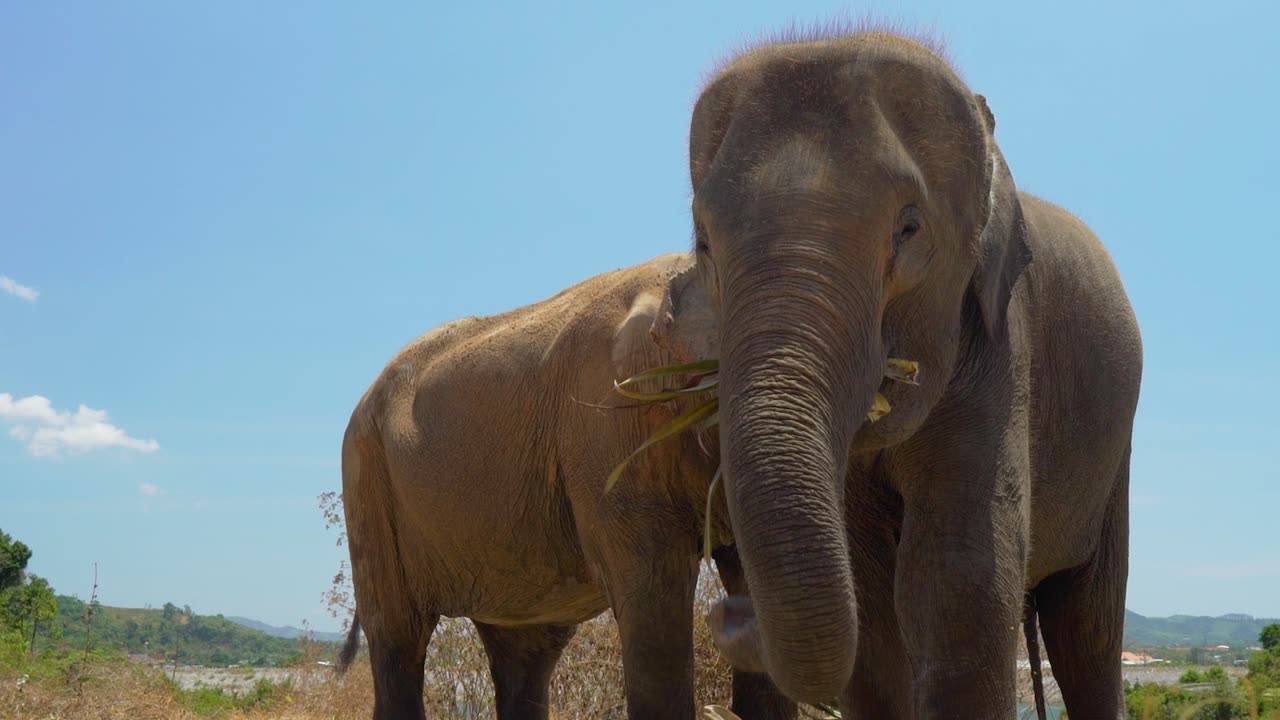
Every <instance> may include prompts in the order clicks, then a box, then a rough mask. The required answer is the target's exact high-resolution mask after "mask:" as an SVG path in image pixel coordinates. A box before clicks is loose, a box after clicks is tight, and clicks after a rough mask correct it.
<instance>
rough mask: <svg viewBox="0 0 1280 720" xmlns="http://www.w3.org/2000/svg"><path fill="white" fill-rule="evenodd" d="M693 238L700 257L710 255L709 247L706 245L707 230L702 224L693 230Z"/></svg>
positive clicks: (698, 224)
mask: <svg viewBox="0 0 1280 720" xmlns="http://www.w3.org/2000/svg"><path fill="white" fill-rule="evenodd" d="M693 232H694V237H695V238H696V246H695V247H696V248H697V250H698V253H699V254H700V255H708V254H710V253H711V247H710V246H709V245H707V229H706V228H705V227H703V226H702V223H697V224H696V225H694V228H693Z"/></svg>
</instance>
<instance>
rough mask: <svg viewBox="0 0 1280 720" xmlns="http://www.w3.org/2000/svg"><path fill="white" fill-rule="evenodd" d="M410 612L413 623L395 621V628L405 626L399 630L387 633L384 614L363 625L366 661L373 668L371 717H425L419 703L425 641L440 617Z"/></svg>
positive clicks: (382, 719) (390, 719)
mask: <svg viewBox="0 0 1280 720" xmlns="http://www.w3.org/2000/svg"><path fill="white" fill-rule="evenodd" d="M371 615H372V614H371ZM409 615H410V616H411V617H412V618H413V619H414V620H416V622H404V623H396V626H397V627H400V628H402V629H404V631H402V632H388V627H387V624H386V622H385V621H386V616H384V618H383V622H382V623H380V624H377V625H373V626H372V627H370V625H371V624H366V625H365V637H366V638H367V639H368V641H369V663H370V665H371V666H372V669H373V688H374V703H373V720H402V719H404V718H409V719H410V720H413V719H414V718H417V719H425V718H426V717H427V710H426V708H425V707H424V705H423V702H422V680H423V671H424V669H425V666H426V660H427V644H428V643H430V642H431V634H432V633H433V632H435V629H436V623H438V622H439V621H440V616H439V615H425V616H418V615H416V614H413V613H409ZM408 628H413V629H412V630H407V629H408Z"/></svg>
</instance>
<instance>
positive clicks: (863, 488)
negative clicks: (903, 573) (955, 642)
mask: <svg viewBox="0 0 1280 720" xmlns="http://www.w3.org/2000/svg"><path fill="white" fill-rule="evenodd" d="M845 498H846V502H847V503H848V507H849V511H848V512H849V514H848V522H847V524H846V527H847V529H848V533H849V552H850V559H851V562H852V564H853V576H854V579H855V582H856V583H857V590H858V624H859V630H858V652H857V656H856V659H855V660H854V666H853V676H852V678H851V679H850V683H849V687H848V688H847V689H846V690H845V694H844V697H842V698H841V705H842V706H843V707H844V708H845V710H846V711H847V712H848V715H849V716H850V717H855V718H884V720H906V719H907V718H911V717H912V713H911V664H910V662H909V661H908V659H907V649H906V647H905V646H904V645H903V643H902V631H901V629H900V628H899V626H898V616H897V613H896V611H895V609H894V597H893V583H894V574H895V570H896V562H895V557H894V556H895V553H896V552H897V538H896V537H895V536H894V532H895V530H896V528H897V526H898V524H899V523H900V522H901V519H900V516H901V512H902V509H901V504H902V503H901V500H900V499H898V498H897V497H896V495H893V494H892V493H891V492H890V491H889V490H888V489H887V488H883V487H881V486H878V485H874V484H872V483H871V482H861V483H860V484H859V485H857V486H851V489H850V490H848V491H847V492H846V495H845Z"/></svg>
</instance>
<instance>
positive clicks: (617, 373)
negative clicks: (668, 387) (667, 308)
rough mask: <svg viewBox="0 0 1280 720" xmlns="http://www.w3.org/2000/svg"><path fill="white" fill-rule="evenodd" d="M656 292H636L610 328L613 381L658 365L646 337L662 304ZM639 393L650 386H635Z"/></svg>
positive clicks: (653, 346)
mask: <svg viewBox="0 0 1280 720" xmlns="http://www.w3.org/2000/svg"><path fill="white" fill-rule="evenodd" d="M662 302H663V300H662V296H661V295H660V294H659V293H658V292H654V291H645V292H642V293H640V294H638V295H636V297H635V299H634V300H632V302H631V307H630V308H629V309H628V311H627V315H626V317H624V318H622V322H620V323H618V325H617V326H616V327H615V328H614V330H613V348H612V358H611V360H612V361H613V373H614V379H615V380H622V379H624V378H628V377H631V376H632V375H635V374H637V373H640V372H643V371H644V370H647V369H649V367H650V366H653V365H657V364H660V357H659V353H658V348H657V347H656V346H655V345H654V344H653V339H652V338H651V337H650V336H649V328H651V327H653V323H654V319H655V318H657V317H658V308H659V307H660V306H661V305H662ZM637 389H639V390H641V391H642V392H645V391H652V388H637Z"/></svg>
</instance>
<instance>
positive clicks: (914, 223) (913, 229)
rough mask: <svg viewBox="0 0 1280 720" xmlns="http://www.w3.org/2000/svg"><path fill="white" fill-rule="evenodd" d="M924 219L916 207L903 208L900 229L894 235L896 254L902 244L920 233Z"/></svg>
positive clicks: (899, 221)
mask: <svg viewBox="0 0 1280 720" xmlns="http://www.w3.org/2000/svg"><path fill="white" fill-rule="evenodd" d="M921 224H922V218H921V217H920V211H919V210H918V209H916V208H915V207H914V206H912V207H906V208H903V210H902V212H901V213H900V214H899V220H898V228H897V230H896V231H895V232H894V234H893V249H894V251H895V252H896V251H897V250H898V248H899V247H900V246H901V245H902V243H904V242H906V241H908V240H910V239H911V238H913V237H915V235H916V234H917V233H919V232H920V226H921Z"/></svg>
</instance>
